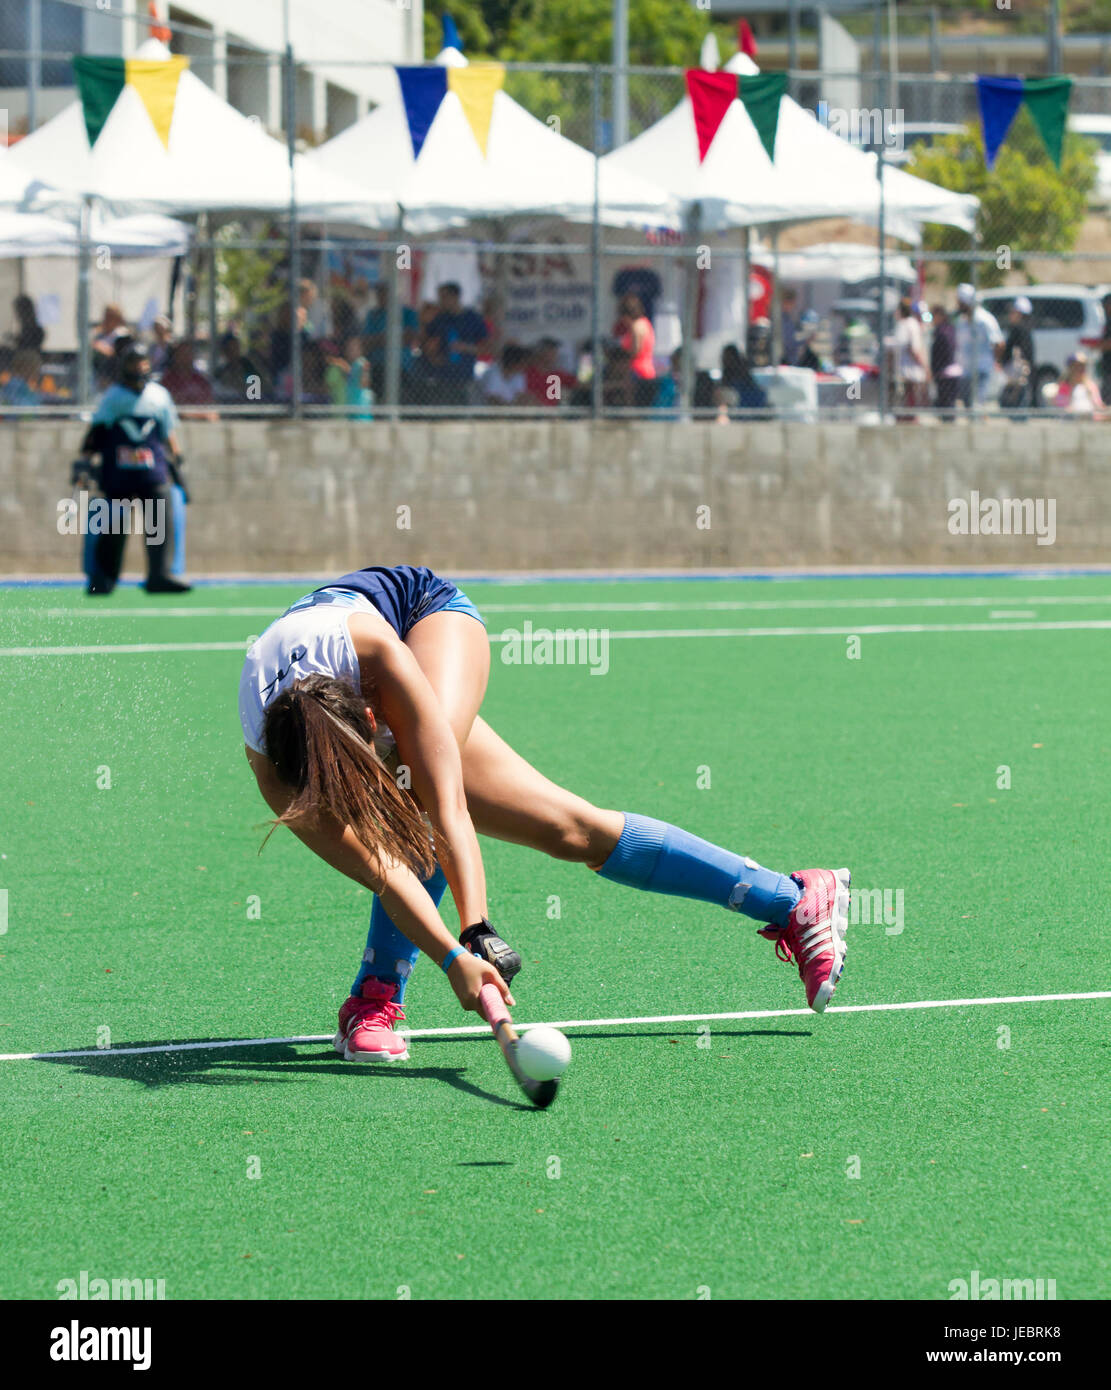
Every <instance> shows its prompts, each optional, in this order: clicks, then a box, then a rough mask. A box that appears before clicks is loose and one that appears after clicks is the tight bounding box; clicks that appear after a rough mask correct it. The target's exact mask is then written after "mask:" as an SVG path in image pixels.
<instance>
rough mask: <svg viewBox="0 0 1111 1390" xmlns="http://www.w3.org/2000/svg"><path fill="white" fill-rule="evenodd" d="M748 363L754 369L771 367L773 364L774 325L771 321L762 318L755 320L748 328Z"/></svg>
mask: <svg viewBox="0 0 1111 1390" xmlns="http://www.w3.org/2000/svg"><path fill="white" fill-rule="evenodd" d="M748 361H749V362H751V364H752V365H753V366H754V367H770V366H771V364H772V325H771V320H770V319H767V318H764V317H760V318H756V319H753V320H752V322H751V323H750V324H749V326H748Z"/></svg>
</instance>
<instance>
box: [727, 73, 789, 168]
mask: <svg viewBox="0 0 1111 1390" xmlns="http://www.w3.org/2000/svg"><path fill="white" fill-rule="evenodd" d="M739 81H740V98H741V101H742V102H743V103H744V108H745V110H746V111H747V112H748V117H749V120H750V121H751V122H752V124H753V125H754V126H755V127H756V134H757V135H759V137H760V143H761V144H762V145H763V146H764V149H765V150H766V151H767V153H768V158H769V159H770V160H771V161H772V163H773V164H774V163H775V132H776V129H777V128H778V126H779V103H780V100H781V99H782V97H783V94H784V93H785V92H786V90H787V74H786V73H785V72H761V73H756V74H754V75H753V76H752V77H742V78H740V79H739Z"/></svg>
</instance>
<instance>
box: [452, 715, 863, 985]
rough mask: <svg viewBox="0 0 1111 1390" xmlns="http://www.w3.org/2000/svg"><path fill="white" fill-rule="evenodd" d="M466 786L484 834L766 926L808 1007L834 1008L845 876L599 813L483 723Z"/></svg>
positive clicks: (474, 736)
mask: <svg viewBox="0 0 1111 1390" xmlns="http://www.w3.org/2000/svg"><path fill="white" fill-rule="evenodd" d="M463 780H464V784H465V787H466V791H467V805H468V808H469V810H470V813H471V818H472V820H473V821H474V824H475V828H476V829H477V830H479V831H480V832H481V833H483V834H486V835H492V836H494V837H495V838H497V839H502V840H509V841H512V842H513V843H515V844H524V845H528V846H530V847H531V848H533V849H538V850H541V851H543V852H544V853H545V854H549V855H552V856H553V857H554V858H557V859H569V860H574V861H577V862H580V863H583V864H587V865H588V866H589V867H591V868H593V869H596V870H597V871H598V873H599V874H600V875H601V877H603V878H608V879H612V880H613V881H614V882H616V883H623V884H626V885H628V886H630V887H634V888H642V889H646V890H648V891H650V892H656V893H667V894H672V895H676V896H679V897H686V898H696V899H699V900H701V901H703V902H711V903H716V904H718V905H719V906H721V907H725V908H728V909H731V910H732V911H734V912H741V913H743V914H744V915H745V916H748V917H751V918H753V919H754V920H756V921H758V922H761V923H762V924H763V926H762V928H761V934H762V935H765V936H767V937H768V938H769V939H771V940H774V941H775V942H776V951H777V954H780V955H781V957H782V958H785V959H791V958H795V959H797V961H798V963H799V973H800V975H801V976H802V978H803V981H804V983H805V985H806V993H807V1002H808V1003H809V1004H810V1005H811V1007H813V1008H816V1009H819V1010H821V1009H823V1008H825V1006H826V1004H827V1003H828V1002H829V999H830V997H831V996H832V994H833V989H834V986H835V985H836V983H837V979H838V977H839V976H840V973H841V969H842V966H843V963H844V955H845V943H844V927H845V924H846V921H847V917H848V901H849V900H848V893H849V874H848V871H847V870H837V871H834V870H830V869H815V870H805V871H803V872H801V873H798V874H794V875H786V874H780V873H778V872H776V871H775V870H772V869H766V868H763V867H762V866H761V865H759V864H757V863H756V862H755V860H753V859H750V858H747V857H746V856H743V855H740V854H736V853H734V852H733V851H731V850H727V849H723V848H722V847H721V846H719V845H714V844H711V843H710V842H709V841H707V840H703V839H700V838H699V837H698V836H697V835H692V834H690V833H689V832H688V831H686V830H682V829H681V828H680V827H678V826H675V825H668V824H667V823H666V822H664V821H658V820H654V819H652V818H651V817H648V816H640V815H634V814H631V813H630V814H623V813H622V812H620V811H610V810H603V809H601V808H599V807H596V806H593V805H591V803H590V802H588V801H586V800H584V799H583V798H582V797H580V796H576V795H575V794H574V793H573V792H569V791H567V790H566V789H565V788H563V787H560V786H558V785H557V784H556V783H554V782H551V781H550V780H549V779H548V778H547V777H545V776H543V774H542V773H540V772H538V771H537V770H536V769H535V768H534V767H532V766H531V765H530V764H529V763H528V762H527V761H526V760H525V759H524V758H522V757H521V756H520V754H518V753H516V752H515V751H514V750H513V749H512V748H510V747H509V745H508V744H507V743H506V742H505V740H504V739H502V738H500V737H499V736H498V735H497V734H496V733H495V732H494V731H493V729H491V728H490V726H489V725H488V724H486V723H485V721H484V720H482V719H481V718H478V719H476V720H475V722H474V726H473V728H472V729H471V735H470V737H469V738H468V740H467V743H466V745H465V746H464V749H463Z"/></svg>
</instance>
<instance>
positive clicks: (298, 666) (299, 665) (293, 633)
mask: <svg viewBox="0 0 1111 1390" xmlns="http://www.w3.org/2000/svg"><path fill="white" fill-rule="evenodd" d="M306 602H307V600H306ZM352 612H358V613H373V614H374V616H375V617H376V618H378V620H379V621H380V622H382V623H385V622H386V620H385V619H384V618H383V617H382V615H381V614H380V613H379V612H378V610H377V609H376V608H375V607H374V605H373V604H372V603H371V602H370V600H369V599H366V598H364V597H363V596H362V595H361V594H354V593H349V592H345V593H344V595H343V598H342V599H340V600H337V601H336V602H332V603H316V604H314V605H313V606H311V607H305V608H301V609H298V608H296V607H295V608H294V609H293V610H291V611H290V612H288V613H283V614H282V616H281V617H280V618H278V619H277V620H276V621H275V622H273V623H271V624H270V626H269V627H268V628H267V629H266V631H265V632H264V633H263V634H262V636H261V637H260V638H259V639H258V641H257V642H255V643H253V645H252V646H251V647H249V648H248V651H247V659H246V660H245V661H244V663H243V673H242V675H241V676H240V677H239V722H240V724H241V725H242V726H243V739H244V742H245V743H246V744H247V746H248V748H253V749H254V750H255V752H256V753H263V754H265V752H266V749H265V748H264V747H263V738H262V725H263V720H264V718H265V715H266V707H267V705H268V704H269V703H270V701H271V700H273V699H274V697H275V696H276V695H277V694H278V693H279V692H280V691H282V690H285V689H287V688H288V687H289V686H290V685H292V684H293V682H294V681H296V680H303V679H304V678H305V677H306V676H312V675H317V674H320V675H325V676H332V677H334V678H336V679H337V680H342V681H346V683H347V684H348V685H350V686H351V688H352V689H353V690H358V689H359V688H360V682H359V658H358V657H357V656H356V655H355V646H354V643H353V642H352V641H351V634H350V633H349V632H348V630H347V619H348V616H349V615H350V614H351V613H352ZM386 626H387V627H388V626H389V624H388V623H387V624H386ZM391 631H392V629H391ZM379 740H384V741H389V742H392V737H391V735H390V734H389V731H388V730H387V729H386V728H385V727H384V726H383V725H379V727H378V731H377V738H376V739H375V742H376V743H377V742H378V741H379Z"/></svg>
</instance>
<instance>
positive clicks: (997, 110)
mask: <svg viewBox="0 0 1111 1390" xmlns="http://www.w3.org/2000/svg"><path fill="white" fill-rule="evenodd" d="M1022 95H1023V81H1022V78H1021V77H977V79H976V98H977V100H978V101H979V103H980V125H981V128H982V129H983V132H984V160H985V162H986V163H987V166H988V168H989V169H993V168H994V167H995V157H996V155H997V154H998V153H999V147H1000V146H1001V145H1002V143H1003V141H1004V140H1006V138H1007V132H1008V131H1009V130H1010V128H1011V122H1012V121H1013V120H1014V118H1015V113H1016V112H1017V111H1018V108H1019V107H1020V106H1021V105H1022Z"/></svg>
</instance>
